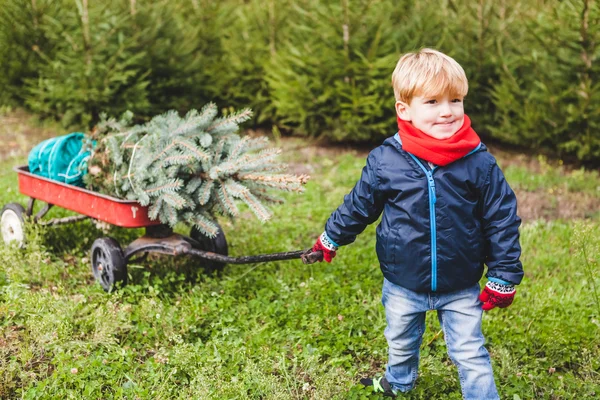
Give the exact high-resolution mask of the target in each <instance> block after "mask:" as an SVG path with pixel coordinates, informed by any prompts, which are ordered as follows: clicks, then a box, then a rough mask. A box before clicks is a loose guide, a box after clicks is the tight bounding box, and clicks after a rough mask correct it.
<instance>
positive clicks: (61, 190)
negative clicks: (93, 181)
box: [15, 166, 160, 228]
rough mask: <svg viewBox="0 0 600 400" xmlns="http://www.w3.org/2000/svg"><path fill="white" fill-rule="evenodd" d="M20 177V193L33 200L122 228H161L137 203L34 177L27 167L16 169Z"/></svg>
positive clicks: (144, 208)
mask: <svg viewBox="0 0 600 400" xmlns="http://www.w3.org/2000/svg"><path fill="white" fill-rule="evenodd" d="M15 171H16V172H17V174H18V176H19V191H20V192H21V193H23V194H24V195H26V196H29V197H31V198H34V199H37V200H41V201H45V202H46V203H50V204H54V205H56V206H59V207H62V208H65V209H67V210H71V211H75V212H77V213H79V214H82V215H87V216H88V217H92V218H95V219H98V220H100V221H104V222H108V223H109V224H112V225H116V226H121V227H123V228H139V227H144V226H150V225H158V224H160V221H158V220H156V221H151V220H150V218H149V217H148V207H142V206H141V205H140V204H139V203H138V202H136V201H127V200H121V199H117V198H115V197H111V196H106V195H103V194H99V193H96V192H92V191H91V190H86V189H83V188H80V187H78V186H73V185H68V184H66V183H62V182H57V181H53V180H50V179H46V178H43V177H41V176H37V175H34V174H32V173H30V172H29V168H28V167H27V166H21V167H15Z"/></svg>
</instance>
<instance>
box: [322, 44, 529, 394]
mask: <svg viewBox="0 0 600 400" xmlns="http://www.w3.org/2000/svg"><path fill="white" fill-rule="evenodd" d="M392 85H393V87H394V94H395V97H396V113H397V116H398V128H399V131H398V133H397V134H396V135H394V136H393V137H391V138H388V139H387V140H385V141H384V143H383V144H382V145H381V146H379V147H377V148H376V149H375V150H373V151H372V152H371V153H370V154H369V156H368V158H367V164H366V166H365V167H364V169H363V171H362V176H361V178H360V180H359V181H358V183H357V184H356V186H355V187H354V189H352V191H351V192H350V193H349V194H348V195H346V196H345V197H344V202H343V204H342V205H341V206H340V207H339V208H338V209H337V210H335V211H334V212H333V213H332V214H331V216H330V217H329V219H328V221H327V223H326V225H325V232H323V234H322V235H321V236H320V237H319V239H318V240H317V242H316V244H315V245H314V247H313V248H312V251H313V252H314V251H322V252H323V258H324V259H325V261H327V262H331V260H332V258H333V257H334V256H335V252H336V250H337V248H338V247H339V246H343V245H346V244H349V243H352V242H353V241H354V239H355V238H356V235H358V234H359V233H361V232H362V231H363V230H364V229H365V227H366V226H367V225H368V224H370V223H372V222H374V221H375V220H377V219H378V218H379V216H380V215H381V213H382V212H383V217H382V219H381V223H380V224H379V226H378V227H377V245H376V250H377V257H378V259H379V263H380V267H381V270H382V272H383V275H384V283H383V295H382V302H383V306H384V308H385V314H386V321H387V327H386V329H385V333H384V334H385V337H386V339H387V342H388V346H389V359H388V365H387V368H386V371H385V375H384V376H383V377H380V378H377V379H362V380H361V383H362V384H364V385H365V386H372V388H373V390H374V391H376V392H381V393H383V394H384V395H386V396H390V397H395V396H396V394H397V393H399V392H406V391H409V390H410V389H412V388H413V387H414V384H415V380H416V378H417V368H418V362H419V347H420V345H421V341H422V338H423V332H424V330H425V312H426V311H429V310H437V313H438V319H439V321H440V324H441V326H442V329H443V331H444V337H445V340H446V344H447V347H448V354H449V356H450V358H451V359H452V361H453V362H454V364H456V365H457V367H458V374H459V378H460V384H461V390H462V395H463V398H465V399H477V400H482V399H498V398H499V397H498V392H497V390H496V386H495V383H494V375H493V373H492V367H491V363H490V357H489V354H488V352H487V350H486V349H485V347H484V338H483V335H482V333H481V318H482V311H483V310H486V311H487V310H490V309H492V308H494V307H502V308H504V307H507V306H509V305H510V304H511V303H512V301H513V297H514V295H515V292H516V291H515V288H514V285H517V284H519V283H520V282H521V279H522V277H523V270H522V266H521V262H520V261H519V257H520V255H521V248H520V245H519V230H518V228H519V225H520V223H521V220H520V218H519V217H518V216H517V202H516V198H515V195H514V193H513V191H512V190H511V188H510V187H509V186H508V183H507V182H506V180H505V179H504V175H503V174H502V171H501V170H500V168H499V167H498V165H497V164H496V160H495V159H494V157H493V156H492V155H490V154H489V153H488V152H487V150H486V147H485V146H484V145H483V144H482V143H481V141H480V139H479V137H478V136H477V133H475V131H474V130H473V129H472V128H471V122H470V120H469V118H468V117H467V116H466V115H465V114H464V109H463V98H464V97H465V96H466V94H467V91H468V82H467V78H466V76H465V72H464V70H463V69H462V67H461V66H460V65H459V64H458V63H457V62H456V61H455V60H454V59H452V58H450V57H448V56H447V55H445V54H442V53H440V52H438V51H435V50H431V49H423V50H421V51H418V52H415V53H408V54H405V55H404V56H403V57H402V58H401V59H400V61H398V64H397V65H396V69H395V70H394V73H393V75H392ZM484 263H485V264H486V265H487V267H488V270H487V274H486V276H487V278H488V282H487V284H486V286H485V288H484V289H483V291H482V292H481V294H480V293H479V290H480V288H479V283H478V282H479V280H480V279H481V276H482V274H483V269H484V268H483V264H484Z"/></svg>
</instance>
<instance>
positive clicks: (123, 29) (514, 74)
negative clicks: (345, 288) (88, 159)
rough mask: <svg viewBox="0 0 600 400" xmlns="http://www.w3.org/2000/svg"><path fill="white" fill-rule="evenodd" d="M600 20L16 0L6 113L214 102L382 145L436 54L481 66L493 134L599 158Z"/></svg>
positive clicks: (0, 31) (478, 89)
mask: <svg viewBox="0 0 600 400" xmlns="http://www.w3.org/2000/svg"><path fill="white" fill-rule="evenodd" d="M599 19H600V5H599V4H598V2H595V1H592V0H561V1H559V0H498V1H494V2H484V1H479V2H472V1H467V0H445V1H441V2H440V1H434V0H419V1H417V0H398V1H393V0H381V1H376V2H374V1H369V0H341V1H337V2H329V1H325V0H277V1H276V0H266V1H258V0H223V1H219V2H214V1H210V0H186V1H184V0H180V1H167V0H103V1H98V0H0V65H2V67H3V70H4V71H3V73H2V74H0V89H1V90H0V103H2V104H14V105H21V106H26V107H28V108H29V109H30V110H32V111H34V112H36V113H39V114H40V115H42V116H48V117H52V118H56V119H59V120H61V121H62V122H63V123H64V125H65V126H68V127H76V128H79V129H81V126H82V125H84V126H86V125H87V126H91V125H93V124H95V123H96V122H97V121H98V118H99V115H100V113H101V112H107V113H108V114H110V115H118V114H120V113H122V112H123V111H124V110H131V111H132V112H134V113H135V115H136V116H138V115H141V116H145V117H146V118H147V119H149V117H150V116H152V115H157V114H160V113H162V112H164V111H166V110H168V109H177V110H180V111H187V110H189V109H192V108H195V107H197V106H198V104H203V103H207V102H210V101H213V102H215V103H216V104H217V105H218V107H220V108H231V109H239V108H245V107H250V108H252V109H253V110H255V115H254V117H253V121H254V124H256V125H260V126H263V127H265V128H267V129H270V128H273V127H276V128H279V129H280V130H282V131H284V132H287V133H293V134H296V135H305V136H309V137H315V138H325V139H327V140H329V141H333V142H367V141H368V142H372V143H378V142H380V141H381V140H382V139H383V138H384V137H386V136H388V135H390V134H391V133H393V131H394V129H395V122H394V121H395V119H394V108H393V102H394V99H393V92H392V89H391V87H390V76H391V72H392V71H393V68H394V65H395V63H396V61H397V60H398V58H399V56H400V55H401V54H402V53H403V52H406V51H410V50H415V49H418V48H420V47H425V46H428V47H434V48H437V49H439V50H441V51H444V52H446V53H448V54H450V55H451V56H453V57H454V58H456V59H457V61H459V62H460V63H461V65H463V67H464V68H465V70H466V72H467V76H468V77H469V80H470V92H469V95H468V97H467V100H466V104H465V106H466V110H467V112H468V113H469V114H470V116H471V118H472V119H473V121H474V126H475V127H476V129H477V130H478V132H480V133H481V134H482V135H483V136H484V137H488V138H489V137H493V138H496V139H498V140H500V141H503V142H506V143H511V144H516V145H519V146H524V147H531V148H540V147H545V148H548V149H551V150H554V151H556V152H557V153H558V154H559V155H561V156H575V157H577V158H578V159H580V160H584V161H594V160H596V161H597V160H598V159H600V132H599V131H598V128H599V126H600V111H599V110H600V85H598V83H597V77H598V76H599V72H600V71H599V67H598V56H599V53H600V51H599V50H598V45H597V44H598V43H599V42H600V28H599V27H600V24H598V20H599Z"/></svg>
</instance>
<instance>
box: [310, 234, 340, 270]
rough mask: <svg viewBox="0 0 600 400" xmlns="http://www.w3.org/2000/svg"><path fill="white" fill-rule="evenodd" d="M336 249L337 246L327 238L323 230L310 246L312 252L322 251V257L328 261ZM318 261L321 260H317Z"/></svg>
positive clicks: (333, 255)
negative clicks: (311, 246)
mask: <svg viewBox="0 0 600 400" xmlns="http://www.w3.org/2000/svg"><path fill="white" fill-rule="evenodd" d="M336 250H337V246H336V245H335V244H334V243H333V242H332V241H331V240H330V239H329V237H328V236H327V234H326V233H325V232H323V233H322V234H321V236H319V238H318V239H317V242H316V243H315V245H314V246H313V248H312V251H313V252H315V251H322V252H323V258H324V259H325V261H327V262H328V263H330V262H331V260H332V259H333V257H335V251H336ZM319 261H323V260H319Z"/></svg>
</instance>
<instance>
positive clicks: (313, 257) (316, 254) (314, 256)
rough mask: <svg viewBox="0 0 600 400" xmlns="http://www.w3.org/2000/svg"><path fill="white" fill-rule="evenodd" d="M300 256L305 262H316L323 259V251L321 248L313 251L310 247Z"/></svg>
mask: <svg viewBox="0 0 600 400" xmlns="http://www.w3.org/2000/svg"><path fill="white" fill-rule="evenodd" d="M300 258H301V259H302V262H303V263H304V264H314V263H316V262H317V261H323V252H322V251H321V250H319V251H312V249H308V250H307V251H306V252H304V253H303V254H302V255H301V256H300Z"/></svg>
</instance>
